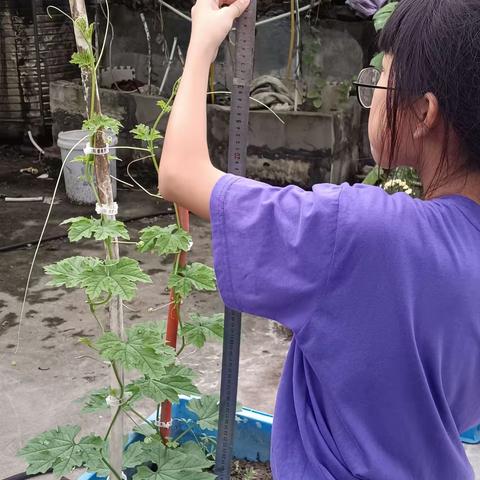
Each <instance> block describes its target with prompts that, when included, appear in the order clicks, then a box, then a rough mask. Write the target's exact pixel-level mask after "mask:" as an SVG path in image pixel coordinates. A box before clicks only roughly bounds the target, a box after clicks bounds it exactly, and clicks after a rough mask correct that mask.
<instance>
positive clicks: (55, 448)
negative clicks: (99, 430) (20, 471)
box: [18, 425, 104, 476]
mask: <svg viewBox="0 0 480 480" xmlns="http://www.w3.org/2000/svg"><path fill="white" fill-rule="evenodd" d="M79 432H80V427H79V426H78V425H66V426H63V427H57V428H56V429H54V430H49V431H48V432H44V433H42V434H40V435H38V436H36V437H35V438H33V439H31V440H30V441H29V442H28V443H27V445H25V447H24V448H22V449H21V450H20V451H19V452H18V454H19V455H20V456H22V457H24V458H25V460H26V461H27V462H28V469H27V473H28V474H30V475H33V474H36V473H45V472H47V471H48V470H50V469H53V473H54V474H55V475H57V476H60V475H64V474H67V473H70V472H71V471H72V470H73V469H74V468H76V467H81V466H82V465H83V464H84V463H85V461H86V459H87V458H89V457H91V456H94V455H96V454H98V451H99V450H101V449H102V448H103V447H104V444H103V440H102V439H101V438H100V437H96V436H92V435H90V436H88V437H84V438H82V439H81V440H80V442H78V443H77V442H76V441H75V438H76V436H77V435H78V433H79Z"/></svg>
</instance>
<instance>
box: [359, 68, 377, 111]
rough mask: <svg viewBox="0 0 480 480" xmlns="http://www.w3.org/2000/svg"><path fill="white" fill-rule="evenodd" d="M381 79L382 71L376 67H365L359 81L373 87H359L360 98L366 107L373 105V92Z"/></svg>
mask: <svg viewBox="0 0 480 480" xmlns="http://www.w3.org/2000/svg"><path fill="white" fill-rule="evenodd" d="M379 80H380V72H379V71H378V70H377V69H376V68H365V69H364V70H362V71H361V72H360V75H359V76H358V83H362V84H363V85H370V86H371V87H360V86H359V87H358V99H359V100H360V103H361V104H362V105H363V106H364V107H365V108H370V107H371V106H372V100H373V94H374V93H375V88H373V87H376V86H377V84H378V81H379Z"/></svg>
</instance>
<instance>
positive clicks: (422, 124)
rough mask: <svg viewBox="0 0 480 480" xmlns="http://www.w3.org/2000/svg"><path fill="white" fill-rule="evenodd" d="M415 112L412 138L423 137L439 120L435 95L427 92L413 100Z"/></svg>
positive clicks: (438, 109)
mask: <svg viewBox="0 0 480 480" xmlns="http://www.w3.org/2000/svg"><path fill="white" fill-rule="evenodd" d="M414 110H415V114H416V123H417V125H416V126H415V130H414V133H413V138H414V139H416V140H417V139H419V138H422V137H425V135H427V134H428V132H430V131H431V130H432V129H433V128H435V126H436V125H437V124H438V121H439V120H440V107H439V105H438V99H437V97H436V96H435V95H434V94H433V93H431V92H427V93H426V94H425V95H424V96H423V97H422V98H420V99H419V100H417V101H416V102H415V106H414Z"/></svg>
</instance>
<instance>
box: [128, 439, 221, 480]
mask: <svg viewBox="0 0 480 480" xmlns="http://www.w3.org/2000/svg"><path fill="white" fill-rule="evenodd" d="M139 443H140V442H139ZM140 450H142V451H143V452H142V454H141V455H143V459H144V460H146V459H148V460H149V461H152V462H153V463H155V464H156V465H157V471H156V472H153V471H152V470H150V468H148V467H145V466H141V467H139V468H138V470H137V473H136V474H135V475H134V477H133V480H214V479H215V478H216V477H215V475H213V474H211V473H208V472H203V470H204V469H206V468H210V467H211V466H212V465H213V463H214V462H212V461H211V460H208V459H207V458H206V457H205V456H204V455H203V456H200V455H199V454H194V455H192V454H191V453H192V452H191V450H189V449H188V448H186V449H184V451H182V447H180V448H176V449H169V448H165V446H164V445H163V444H162V442H161V439H156V440H154V441H152V442H150V443H148V444H145V443H143V444H142V445H141V446H140V447H137V449H136V453H137V458H140V454H139V453H138V452H140ZM127 454H128V450H127ZM142 463H143V462H142ZM137 465H138V464H137Z"/></svg>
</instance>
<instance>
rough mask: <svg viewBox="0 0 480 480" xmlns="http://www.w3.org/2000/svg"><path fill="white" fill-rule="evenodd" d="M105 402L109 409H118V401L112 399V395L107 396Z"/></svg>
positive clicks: (115, 398) (114, 398)
mask: <svg viewBox="0 0 480 480" xmlns="http://www.w3.org/2000/svg"><path fill="white" fill-rule="evenodd" d="M105 402H106V403H107V405H108V406H109V407H113V408H118V407H119V406H120V400H119V399H118V398H117V397H114V396H113V395H109V396H108V397H107V398H106V399H105Z"/></svg>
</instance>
